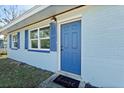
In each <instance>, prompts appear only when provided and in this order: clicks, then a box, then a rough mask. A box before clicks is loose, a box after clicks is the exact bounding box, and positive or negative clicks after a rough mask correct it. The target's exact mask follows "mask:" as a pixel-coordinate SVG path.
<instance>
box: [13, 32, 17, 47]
mask: <svg viewBox="0 0 124 93" xmlns="http://www.w3.org/2000/svg"><path fill="white" fill-rule="evenodd" d="M17 47H18V35H17V33H16V34H13V35H12V48H17Z"/></svg>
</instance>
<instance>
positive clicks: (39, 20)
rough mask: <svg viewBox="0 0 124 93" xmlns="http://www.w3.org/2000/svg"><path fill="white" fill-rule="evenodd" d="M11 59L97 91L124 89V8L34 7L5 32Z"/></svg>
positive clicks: (1, 30) (2, 32)
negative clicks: (71, 79)
mask: <svg viewBox="0 0 124 93" xmlns="http://www.w3.org/2000/svg"><path fill="white" fill-rule="evenodd" d="M0 32H1V34H7V36H8V44H7V45H8V48H7V51H8V57H9V58H12V59H15V60H18V61H22V62H25V63H27V64H30V65H33V66H36V67H39V68H42V69H46V70H49V71H52V72H55V73H60V74H64V75H67V76H69V77H72V78H75V79H78V80H82V81H85V82H89V83H91V84H92V85H94V86H98V87H124V6H83V5H81V6H78V5H72V6H67V5H64V6H57V5H45V6H43V5H42V6H35V7H33V8H32V9H30V10H29V11H27V12H26V13H25V14H23V15H22V16H20V17H18V18H17V19H15V20H14V21H13V22H11V23H10V24H8V25H7V26H5V27H3V28H2V29H0Z"/></svg>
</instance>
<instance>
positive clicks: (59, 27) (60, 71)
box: [57, 15, 83, 80]
mask: <svg viewBox="0 0 124 93" xmlns="http://www.w3.org/2000/svg"><path fill="white" fill-rule="evenodd" d="M78 20H81V38H80V39H81V74H80V75H77V74H73V73H70V72H66V71H62V70H61V25H62V24H66V23H70V22H75V21H78ZM57 31H58V33H57V51H58V73H61V74H64V75H69V76H70V77H73V78H76V79H79V80H82V63H83V58H82V15H80V16H78V17H73V18H68V19H65V20H61V21H58V28H57Z"/></svg>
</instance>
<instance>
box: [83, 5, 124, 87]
mask: <svg viewBox="0 0 124 93" xmlns="http://www.w3.org/2000/svg"><path fill="white" fill-rule="evenodd" d="M123 10H124V6H91V7H88V8H87V12H85V13H83V42H82V43H83V67H82V68H83V69H82V72H83V78H84V80H85V81H87V82H90V83H91V84H93V85H96V86H99V87H124V11H123Z"/></svg>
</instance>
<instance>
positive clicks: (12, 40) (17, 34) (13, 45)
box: [12, 32, 18, 49]
mask: <svg viewBox="0 0 124 93" xmlns="http://www.w3.org/2000/svg"><path fill="white" fill-rule="evenodd" d="M14 35H17V41H13V36H14ZM15 42H17V43H18V33H17V32H16V33H14V34H12V48H13V49H17V48H18V47H15V46H14V43H15Z"/></svg>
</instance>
